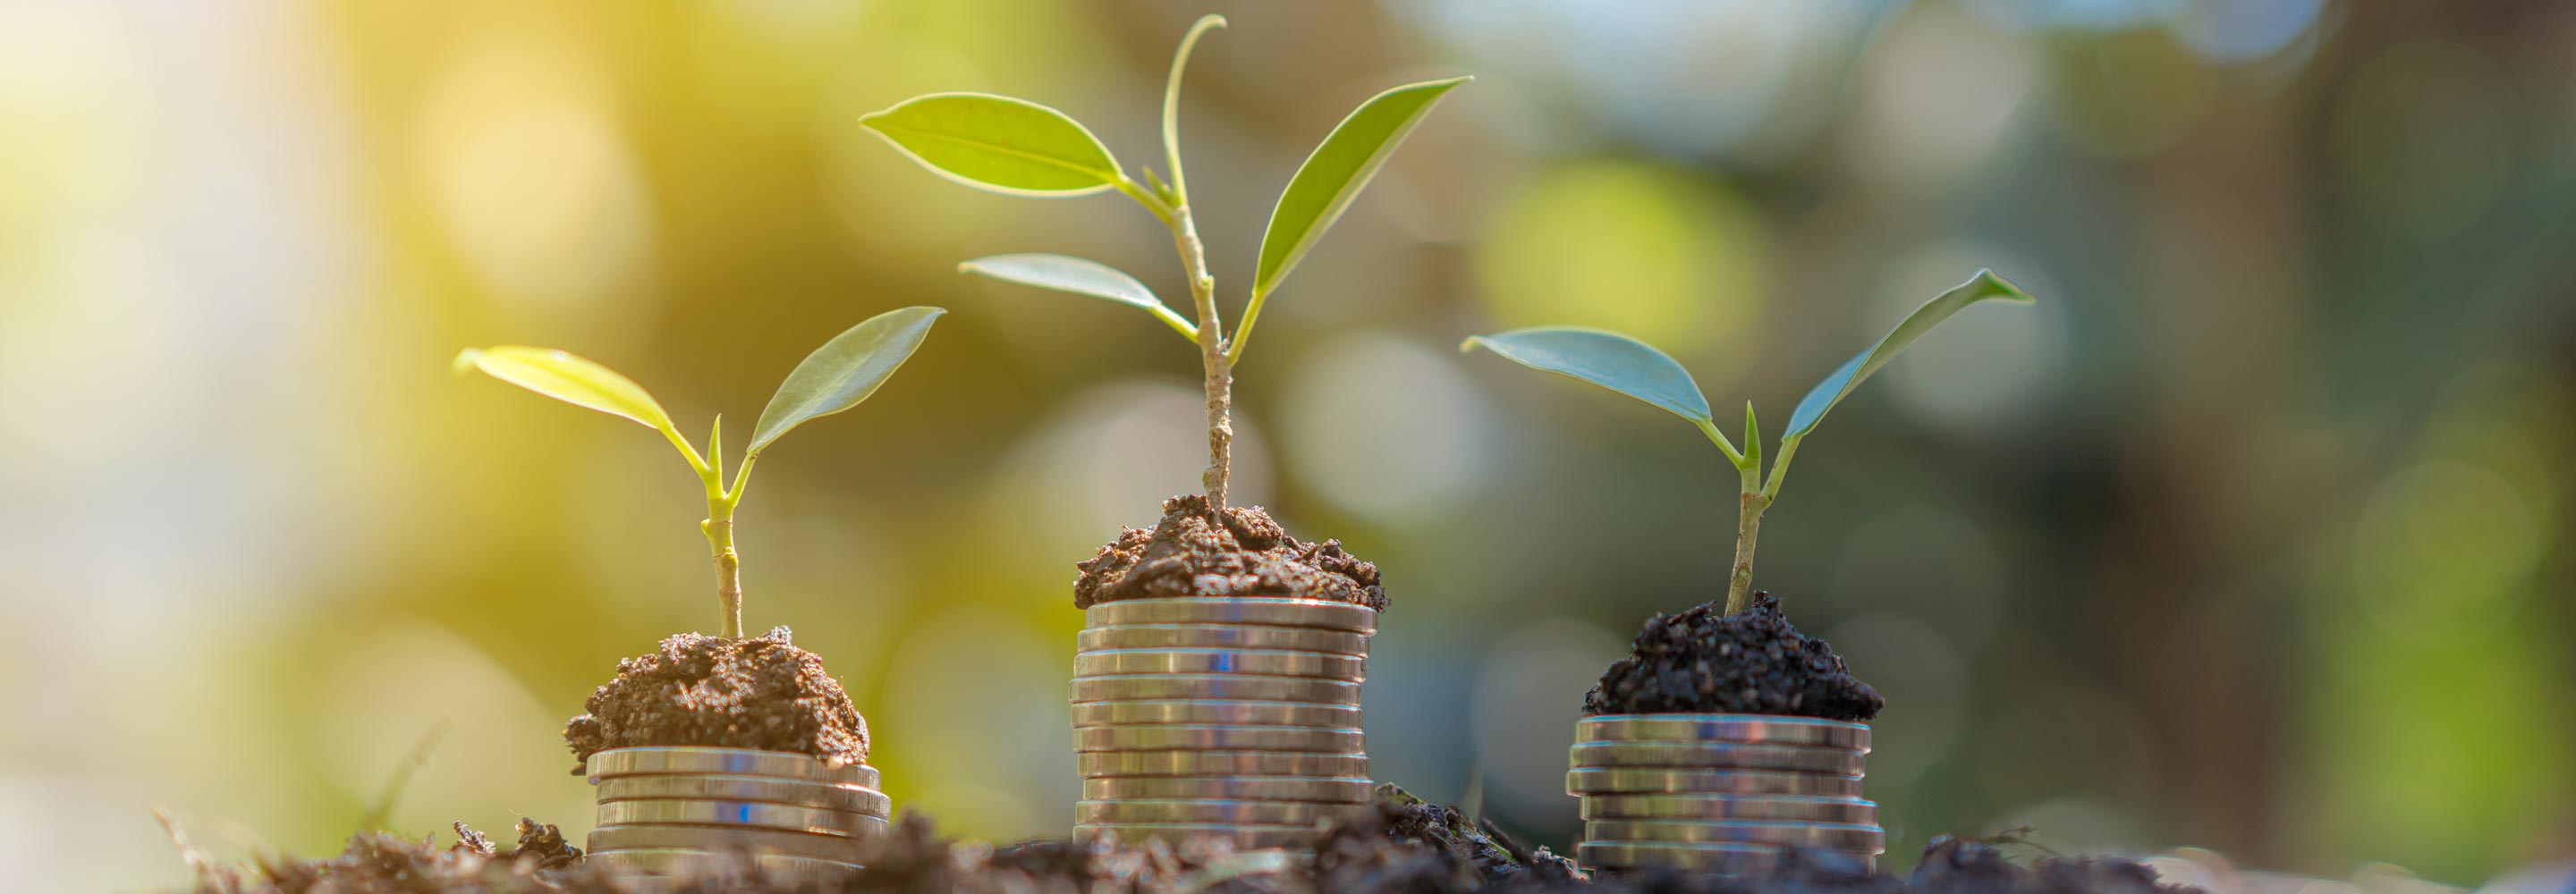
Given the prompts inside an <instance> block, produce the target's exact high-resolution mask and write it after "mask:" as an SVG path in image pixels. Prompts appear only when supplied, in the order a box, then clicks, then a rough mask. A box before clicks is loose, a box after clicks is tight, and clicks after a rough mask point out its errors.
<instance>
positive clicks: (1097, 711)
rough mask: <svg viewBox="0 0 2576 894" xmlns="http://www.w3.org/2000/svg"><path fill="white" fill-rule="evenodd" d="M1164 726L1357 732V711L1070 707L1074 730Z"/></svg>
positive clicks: (1265, 706) (1292, 706)
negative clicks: (1217, 726)
mask: <svg viewBox="0 0 2576 894" xmlns="http://www.w3.org/2000/svg"><path fill="white" fill-rule="evenodd" d="M1164 723H1193V724H1200V723H1213V724H1226V725H1233V726H1306V727H1323V728H1332V729H1358V728H1359V725H1360V709H1359V708H1358V707H1355V706H1352V705H1301V704H1296V703H1294V702H1225V701H1195V700H1174V701H1160V702H1081V703H1077V704H1075V705H1074V706H1073V725H1074V726H1075V727H1077V728H1080V727H1093V726H1146V725H1153V724H1164Z"/></svg>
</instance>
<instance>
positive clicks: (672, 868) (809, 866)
mask: <svg viewBox="0 0 2576 894" xmlns="http://www.w3.org/2000/svg"><path fill="white" fill-rule="evenodd" d="M718 856H719V855H717V854H713V853H709V852H707V851H695V850H680V849H660V850H627V851H594V852H592V853H590V854H589V855H588V856H587V857H585V859H588V860H591V861H593V862H598V863H605V864H608V865H612V866H623V867H626V868H627V869H631V870H634V871H636V872H641V873H645V874H647V875H677V874H679V872H680V871H681V870H683V869H685V868H687V867H688V866H689V864H692V863H704V862H709V861H713V860H715V859H717V858H718ZM751 859H752V861H753V862H754V863H756V864H757V865H759V867H760V868H761V869H762V870H763V871H765V872H767V873H768V874H769V875H771V876H772V877H783V878H781V880H782V881H838V880H840V879H843V878H847V877H848V876H849V875H850V873H853V872H856V871H858V869H859V865H858V864H856V863H843V862H840V861H838V860H822V859H816V858H813V857H791V856H788V855H785V854H754V855H752V857H751Z"/></svg>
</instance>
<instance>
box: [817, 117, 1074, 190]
mask: <svg viewBox="0 0 2576 894" xmlns="http://www.w3.org/2000/svg"><path fill="white" fill-rule="evenodd" d="M859 123H860V124H863V125H866V126H867V127H868V128H870V129H872V130H875V131H876V132H877V135H878V136H882V137H884V138H885V139H886V142H889V143H893V144H894V147H895V148H896V149H899V150H902V152H903V153H904V154H905V155H909V156H911V157H912V160H914V161H917V162H920V163H921V164H922V166H923V167H927V168H929V169H931V170H932V171H935V172H938V174H939V175H940V176H943V177H946V178H948V179H950V180H955V181H957V182H959V183H963V184H966V185H968V186H972V187H976V188H979V189H987V190H991V191H994V192H1001V193H1012V194H1017V195H1036V196H1078V195H1085V194H1088V193H1095V192H1099V191H1101V190H1104V189H1109V188H1111V187H1114V186H1117V185H1118V183H1119V181H1121V180H1123V179H1125V175H1123V174H1121V173H1119V169H1118V160H1117V159H1115V158H1112V157H1111V156H1110V154H1109V147H1107V146H1103V145H1101V144H1100V139H1099V138H1098V137H1094V136H1092V135H1091V131H1089V130H1086V129H1084V128H1083V126H1082V125H1081V124H1080V123H1077V122H1075V121H1074V120H1073V119H1072V118H1069V117H1066V116H1065V114H1064V113H1063V112H1059V111H1056V110H1054V109H1050V108H1047V107H1046V106H1042V105H1038V104H1037V103H1033V102H1029V101H1027V100H1024V99H1013V98H1011V97H1008V96H994V95H992V94H989V93H933V94H929V95H927V96H917V97H913V98H911V99H907V100H904V101H903V102H901V103H898V104H896V105H895V106H894V107H893V108H890V109H886V110H884V111H880V112H871V113H869V114H867V115H864V116H861V117H860V118H859Z"/></svg>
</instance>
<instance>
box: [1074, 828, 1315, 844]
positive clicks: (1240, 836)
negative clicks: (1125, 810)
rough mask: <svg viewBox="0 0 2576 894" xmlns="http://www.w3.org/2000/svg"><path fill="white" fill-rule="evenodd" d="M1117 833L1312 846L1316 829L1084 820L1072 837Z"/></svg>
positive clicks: (1131, 837)
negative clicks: (1210, 837)
mask: <svg viewBox="0 0 2576 894" xmlns="http://www.w3.org/2000/svg"><path fill="white" fill-rule="evenodd" d="M1096 835H1116V836H1118V840H1120V841H1125V842H1130V843H1133V842H1138V841H1143V840H1145V839H1148V838H1160V839H1163V840H1165V841H1170V842H1174V843H1178V842H1179V841H1181V840H1182V839H1186V838H1190V837H1193V836H1198V835H1211V836H1215V837H1218V838H1229V839H1233V841H1234V844H1235V846H1236V847H1240V848H1274V847H1297V848H1303V847H1310V846H1313V844H1314V842H1315V830H1314V828H1313V827H1310V826H1239V825H1221V824H1214V823H1082V824H1079V825H1076V826H1074V827H1073V837H1075V838H1088V837H1092V836H1096Z"/></svg>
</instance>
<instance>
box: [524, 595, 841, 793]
mask: <svg viewBox="0 0 2576 894" xmlns="http://www.w3.org/2000/svg"><path fill="white" fill-rule="evenodd" d="M790 635H791V634H790V633H789V631H788V629H787V628H785V627H780V628H777V629H775V630H771V631H769V633H768V634H767V635H765V636H758V637H752V638H749V639H723V638H719V637H712V636H703V635H700V634H695V633H683V634H679V635H676V636H673V637H671V638H669V639H666V640H663V641H662V648H661V650H660V651H658V652H655V653H653V654H650V655H644V656H640V657H636V658H628V659H624V660H621V661H619V662H617V678H616V679H614V680H610V681H608V685H605V686H601V687H599V689H598V691H595V692H592V693H591V694H590V702H589V704H588V705H587V707H588V708H589V709H590V713H588V714H583V715H581V716H579V717H575V718H573V719H572V720H571V721H570V722H568V723H566V724H564V742H565V744H568V745H570V746H571V747H572V755H573V769H572V772H573V774H574V775H580V774H581V773H582V762H583V761H587V760H589V759H590V756H591V754H592V753H594V752H599V751H605V750H608V749H611V748H633V747H638V746H647V745H708V746H715V747H720V748H758V749H762V750H766V751H789V752H795V753H798V754H810V755H814V756H815V757H819V758H822V759H824V760H826V761H829V762H831V763H833V764H838V765H848V764H861V763H866V762H867V759H868V722H867V720H866V719H865V718H862V717H860V716H859V711H858V709H857V708H855V707H852V706H851V705H850V697H849V695H848V694H846V693H843V692H842V691H841V682H840V681H839V680H835V679H832V676H831V675H830V674H827V673H824V672H823V659H822V657H821V656H818V655H815V654H814V653H812V652H808V651H805V650H803V649H799V648H797V647H796V646H795V645H794V644H793V643H791V642H789V641H788V640H789V637H790Z"/></svg>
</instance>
